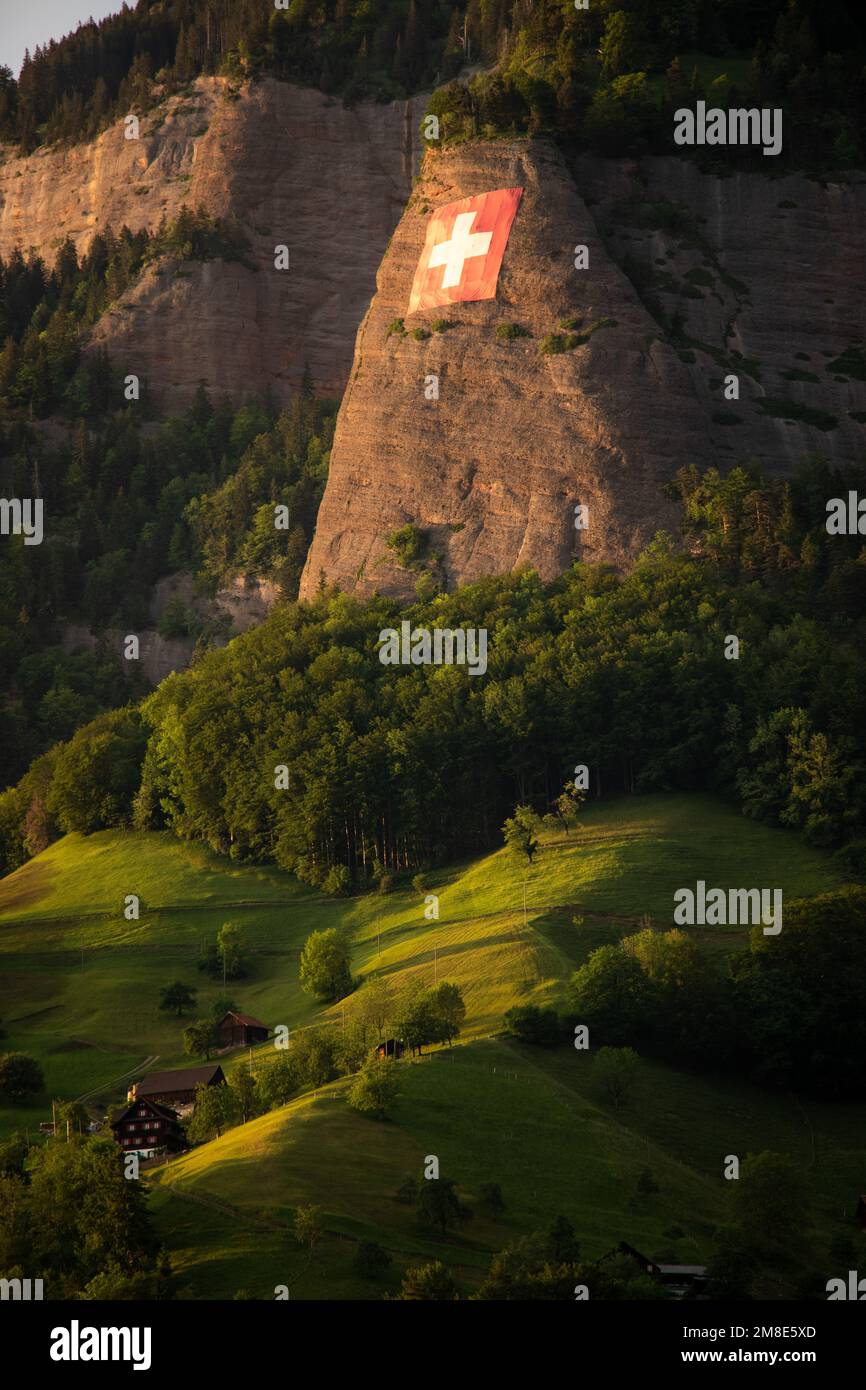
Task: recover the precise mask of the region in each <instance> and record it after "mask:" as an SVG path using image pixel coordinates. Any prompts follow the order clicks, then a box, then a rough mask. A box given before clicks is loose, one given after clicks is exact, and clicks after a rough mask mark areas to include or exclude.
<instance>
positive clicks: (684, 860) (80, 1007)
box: [0, 795, 839, 1134]
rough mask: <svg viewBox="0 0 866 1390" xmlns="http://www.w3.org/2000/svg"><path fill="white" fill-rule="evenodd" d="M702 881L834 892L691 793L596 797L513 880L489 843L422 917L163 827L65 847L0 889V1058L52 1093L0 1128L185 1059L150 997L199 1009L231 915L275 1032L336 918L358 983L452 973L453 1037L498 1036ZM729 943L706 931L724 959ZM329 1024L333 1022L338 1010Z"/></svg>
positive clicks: (812, 858) (213, 988) (774, 835)
mask: <svg viewBox="0 0 866 1390" xmlns="http://www.w3.org/2000/svg"><path fill="white" fill-rule="evenodd" d="M698 877H703V878H705V879H706V880H707V882H708V883H711V884H713V885H718V886H722V887H725V886H738V885H743V886H751V885H770V884H772V885H776V884H781V886H782V887H783V889H784V891H785V895H786V898H791V897H796V896H807V895H809V894H813V893H818V892H822V891H825V890H826V889H828V888H832V887H834V886H835V885H836V884H837V883H838V881H839V875H838V873H837V871H836V868H835V866H834V864H833V862H832V860H831V859H830V858H829V856H826V855H823V854H821V853H820V852H818V851H815V850H809V849H808V848H807V847H805V846H804V845H803V843H802V841H801V840H800V839H799V838H798V837H797V836H795V835H793V834H789V833H786V832H784V831H780V830H773V829H768V828H766V827H763V826H757V825H754V824H752V823H750V822H748V821H746V820H744V819H743V817H742V816H740V815H739V814H738V813H737V812H736V811H734V810H732V809H730V808H729V807H727V806H725V805H723V804H722V803H720V802H718V801H715V800H714V799H713V798H711V797H705V796H691V797H689V796H681V795H677V796H647V797H632V798H628V799H620V800H617V801H612V802H606V803H599V804H596V805H592V806H590V807H589V808H588V809H587V810H586V813H585V814H584V815H583V816H582V820H581V826H580V828H579V829H578V830H577V831H575V830H572V831H571V833H570V834H569V835H567V836H566V835H564V834H562V833H555V834H547V833H546V834H545V835H544V836H543V837H542V848H541V850H540V852H539V854H538V856H537V858H536V861H535V863H534V864H533V865H532V866H531V867H530V868H529V869H528V870H526V871H524V869H523V867H522V866H521V865H520V864H518V862H517V861H516V860H514V859H513V858H512V857H511V856H510V855H509V854H508V853H506V851H504V850H501V851H498V852H496V853H493V854H490V855H487V856H485V857H484V858H482V859H479V860H477V861H474V862H472V863H470V864H468V865H466V866H463V867H458V868H456V869H450V870H448V871H447V872H441V873H438V874H433V875H431V877H430V891H432V892H434V893H436V894H437V895H438V897H439V913H440V916H439V920H438V921H427V920H425V918H424V915H423V913H424V902H423V899H422V897H421V896H420V895H419V894H418V893H416V892H415V891H414V890H413V889H412V888H411V887H407V888H404V889H401V890H400V891H397V892H394V893H391V894H388V895H387V896H382V895H366V896H363V897H359V898H355V899H351V898H350V899H342V900H339V899H338V900H329V899H324V898H322V897H320V896H317V895H316V894H314V893H312V892H310V891H309V890H307V889H304V888H302V887H301V886H300V885H299V884H298V883H297V881H296V880H295V879H294V878H292V877H291V876H290V875H288V874H284V873H281V872H280V871H279V870H277V869H274V868H259V867H250V866H240V865H234V864H232V863H231V862H230V861H228V860H226V859H221V858H220V857H219V856H217V855H214V854H212V853H210V851H208V850H207V849H205V848H204V847H202V846H200V845H191V844H188V843H186V842H183V841H180V840H177V839H175V838H174V837H173V836H171V835H168V834H153V833H151V834H147V833H143V832H142V833H134V832H128V833H122V832H113V831H111V832H109V831H106V832H103V833H100V834H96V835H92V836H87V837H85V836H81V835H69V836H67V837H66V838H65V839H63V840H61V841H59V842H57V843H56V844H54V845H52V846H51V847H50V848H49V849H48V850H46V851H45V852H44V853H43V854H41V855H39V856H38V857H37V858H36V859H34V860H32V861H30V863H28V864H26V865H25V866H23V867H22V868H21V869H19V870H17V871H16V872H15V873H14V874H10V875H9V876H8V877H7V878H6V879H4V880H3V882H2V883H0V956H2V960H3V970H2V977H0V1019H2V1020H3V1026H4V1027H5V1029H6V1032H7V1038H6V1039H5V1040H4V1042H3V1047H4V1048H5V1049H6V1050H12V1049H18V1050H22V1051H27V1052H29V1053H31V1054H33V1055H34V1056H36V1057H37V1058H38V1059H39V1061H40V1062H41V1063H42V1065H43V1067H44V1069H45V1072H46V1084H47V1090H46V1094H45V1095H44V1096H43V1097H38V1098H36V1100H35V1101H34V1103H33V1104H31V1105H27V1106H23V1107H14V1108H12V1107H4V1108H0V1134H4V1133H8V1132H9V1130H10V1129H14V1128H15V1127H17V1126H20V1125H21V1124H29V1125H35V1124H37V1123H38V1121H39V1120H40V1119H44V1118H46V1116H47V1115H48V1114H50V1100H51V1097H52V1096H58V1097H62V1098H64V1099H69V1098H73V1097H77V1096H79V1095H82V1094H84V1093H86V1092H89V1091H91V1090H93V1089H94V1088H96V1089H98V1090H101V1092H102V1093H103V1096H102V1098H103V1099H104V1100H109V1099H112V1098H117V1097H120V1096H122V1095H123V1094H124V1093H125V1090H126V1082H125V1080H124V1081H123V1082H120V1083H118V1084H114V1083H116V1081H117V1078H120V1077H122V1076H125V1074H126V1073H128V1072H129V1071H130V1070H131V1069H133V1068H134V1067H135V1066H136V1064H138V1065H139V1066H140V1065H142V1064H143V1063H145V1061H146V1060H147V1059H152V1058H155V1057H158V1058H159V1063H160V1066H172V1065H177V1064H181V1063H183V1062H185V1061H186V1060H187V1059H186V1058H185V1057H184V1055H183V1051H182V1043H181V1033H182V1029H183V1027H184V1026H185V1021H186V1020H185V1019H183V1020H178V1019H177V1018H175V1017H173V1016H170V1015H167V1014H164V1013H161V1012H160V1011H159V1008H158V1003H159V991H160V989H161V987H162V986H163V985H165V984H168V983H170V982H171V981H172V980H174V979H182V980H185V981H186V982H187V983H189V984H192V985H194V986H196V987H197V988H198V990H199V1000H198V1008H199V1012H200V1013H202V1014H203V1013H205V1012H206V1011H209V1010H210V1007H211V1004H212V1002H213V1000H214V999H215V998H216V997H217V996H218V995H219V994H221V993H222V982H221V981H220V982H216V983H215V982H211V981H209V980H207V978H206V977H205V976H203V975H201V974H200V973H199V972H198V970H197V968H196V963H197V959H198V956H199V952H200V949H201V946H202V944H203V943H204V942H206V941H212V940H214V938H215V936H216V933H217V931H218V930H219V928H220V926H222V925H223V923H224V922H226V921H229V920H230V921H233V922H237V923H238V924H239V926H240V927H241V929H242V932H243V935H244V939H245V942H246V947H247V953H248V960H249V975H248V978H247V979H245V980H242V981H238V982H235V984H234V985H233V986H232V987H231V994H232V996H233V998H234V999H235V1000H236V1002H237V1003H238V1005H239V1006H240V1007H242V1008H244V1009H246V1010H248V1011H249V1012H251V1013H254V1014H256V1015H257V1016H258V1017H260V1018H262V1019H264V1020H265V1022H267V1023H268V1024H269V1025H271V1026H273V1025H275V1024H277V1023H284V1024H287V1025H288V1026H289V1027H290V1028H297V1027H302V1026H304V1025H305V1024H309V1023H311V1022H312V1021H314V1020H315V1018H316V1017H317V1016H318V1015H319V1014H320V1013H321V1012H322V1011H321V1010H320V1009H319V1008H318V1006H317V1005H316V1004H315V1002H314V1001H312V1000H310V998H309V997H308V996H307V995H305V994H304V993H303V992H302V991H301V989H300V987H299V984H298V957H299V953H300V949H301V946H302V945H303V943H304V941H305V939H306V937H307V936H308V935H309V933H310V932H311V931H313V930H315V929H318V928H321V927H326V926H337V927H339V928H340V929H341V930H342V931H344V932H345V933H346V934H347V935H348V936H349V938H350V940H351V944H352V966H353V970H354V972H355V974H356V975H357V976H358V977H360V978H363V977H365V976H366V975H368V974H371V973H373V972H376V971H379V972H382V973H383V974H385V975H387V976H388V977H389V978H390V979H391V980H392V981H393V982H394V984H395V987H397V988H399V987H400V986H401V985H402V984H403V983H405V981H406V980H407V979H409V978H410V977H411V976H413V975H422V976H423V977H424V978H425V979H428V980H429V981H430V982H431V983H432V982H433V980H434V978H436V977H438V978H439V979H440V980H441V979H445V978H447V979H452V980H455V981H457V982H458V983H459V984H460V985H461V986H462V987H463V989H464V993H465V998H466V1004H467V1020H466V1028H465V1030H464V1035H463V1036H464V1038H465V1039H466V1038H473V1037H483V1036H486V1035H489V1034H490V1033H493V1032H495V1031H496V1030H497V1029H498V1028H499V1027H500V1022H501V1018H502V1015H503V1013H504V1012H505V1011H506V1010H507V1009H508V1008H509V1007H511V1005H512V1004H514V1003H515V1002H547V1001H549V1000H553V999H555V998H556V997H557V996H558V995H559V994H561V991H562V987H563V982H564V980H565V979H566V978H567V975H568V973H569V971H570V970H571V969H573V968H574V966H575V965H576V964H578V963H580V961H581V960H583V959H585V958H586V955H587V954H588V953H589V951H590V950H592V949H593V948H594V947H595V946H597V945H598V944H600V943H601V942H602V941H605V940H611V939H616V938H618V937H619V936H620V935H621V934H622V933H623V932H624V931H627V930H630V929H632V928H633V926H634V923H635V921H636V920H637V919H638V918H639V917H640V916H641V915H642V914H643V913H649V914H651V915H652V916H653V918H654V919H655V920H657V921H658V922H660V923H661V922H665V923H667V922H670V920H671V909H672V895H673V892H674V890H675V888H677V887H681V886H684V885H688V884H693V883H694V882H695V880H696V879H697V878H698ZM524 882H525V885H526V913H525V916H524V908H523V894H524ZM128 893H137V894H138V896H139V897H140V899H141V905H142V910H141V918H140V920H139V921H137V922H136V921H132V922H130V921H127V920H126V919H125V918H124V916H123V902H124V898H125V897H126V895H127V894H128ZM575 915H578V916H583V918H584V920H583V924H582V925H581V926H579V927H576V926H575V925H574V923H573V918H574V917H575ZM695 930H696V931H698V932H700V931H701V930H702V929H700V928H696V929H695ZM740 935H741V934H740V933H738V932H737V931H736V930H733V929H731V930H729V931H719V932H712V933H705V939H710V940H712V941H713V943H714V944H716V945H717V946H718V947H719V949H727V948H728V947H729V946H730V945H731V944H735V943H736V942H737V940H738V939H739V937H740ZM325 1016H326V1017H327V1016H330V1017H332V1018H334V1019H335V1020H338V1019H339V1017H340V1010H339V1007H337V1008H336V1009H333V1010H331V1011H330V1014H328V1012H327V1011H326V1014H325ZM266 1056H273V1052H272V1051H271V1050H268V1052H266V1053H265V1054H264V1055H263V1059H262V1060H263V1061H264V1060H265V1057H266ZM151 1065H152V1063H151Z"/></svg>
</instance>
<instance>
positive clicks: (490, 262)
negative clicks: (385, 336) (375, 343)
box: [408, 188, 523, 314]
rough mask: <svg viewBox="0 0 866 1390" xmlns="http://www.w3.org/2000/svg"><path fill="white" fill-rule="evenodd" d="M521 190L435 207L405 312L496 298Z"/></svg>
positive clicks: (481, 195)
mask: <svg viewBox="0 0 866 1390" xmlns="http://www.w3.org/2000/svg"><path fill="white" fill-rule="evenodd" d="M522 193H523V189H522V188H497V189H495V190H494V191H493V192H491V193H479V194H478V196H477V197H475V198H461V200H460V202H459V203H447V204H446V206H445V207H443V208H437V209H436V211H435V212H434V213H433V215H432V217H431V218H430V221H429V223H428V225H427V240H426V242H425V243H424V250H423V251H422V253H421V259H420V261H419V262H418V269H417V270H416V271H415V279H414V281H413V284H412V293H411V294H410V296H409V309H408V312H409V313H410V314H414V313H415V311H416V310H417V309H435V308H436V306H437V305H438V304H456V303H457V302H458V301H459V300H461V299H463V300H465V299H493V298H495V296H496V281H497V279H498V276H499V267H500V266H501V265H502V257H503V254H504V252H505V244H506V242H507V241H508V233H509V232H510V231H511V224H512V222H513V221H514V215H515V213H516V212H517V206H518V204H519V202H520V198H521V195H522Z"/></svg>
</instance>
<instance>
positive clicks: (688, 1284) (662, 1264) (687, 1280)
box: [604, 1240, 707, 1298]
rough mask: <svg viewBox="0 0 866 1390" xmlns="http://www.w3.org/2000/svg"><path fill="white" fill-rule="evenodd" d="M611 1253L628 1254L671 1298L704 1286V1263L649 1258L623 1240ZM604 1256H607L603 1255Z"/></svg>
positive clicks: (693, 1291) (689, 1295)
mask: <svg viewBox="0 0 866 1390" xmlns="http://www.w3.org/2000/svg"><path fill="white" fill-rule="evenodd" d="M611 1253H612V1254H616V1255H628V1256H629V1258H630V1259H632V1260H634V1261H635V1263H636V1264H638V1265H640V1267H641V1269H642V1270H643V1271H644V1273H645V1274H648V1275H649V1277H650V1279H653V1280H654V1281H655V1282H656V1283H658V1284H663V1285H664V1287H665V1289H666V1291H667V1292H668V1293H669V1294H670V1295H671V1297H673V1298H684V1297H687V1296H688V1297H693V1296H694V1295H695V1294H698V1293H701V1292H702V1291H703V1289H704V1288H705V1287H706V1283H707V1271H706V1268H705V1266H704V1265H678V1264H668V1263H667V1262H666V1261H662V1260H651V1259H649V1258H648V1257H647V1256H646V1255H642V1254H641V1252H640V1251H639V1250H635V1248H634V1246H633V1245H629V1244H628V1243H627V1241H624V1240H621V1241H620V1243H619V1245H618V1246H617V1248H616V1250H615V1251H612V1252H611ZM604 1258H605V1259H607V1258H609V1257H608V1256H605V1257H604Z"/></svg>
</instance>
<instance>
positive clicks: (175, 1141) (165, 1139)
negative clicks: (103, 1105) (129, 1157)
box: [111, 1099, 184, 1153]
mask: <svg viewBox="0 0 866 1390" xmlns="http://www.w3.org/2000/svg"><path fill="white" fill-rule="evenodd" d="M178 1120H179V1116H178V1114H177V1111H176V1110H172V1109H171V1108H170V1106H168V1105H160V1104H159V1102H158V1101H155V1100H146V1099H136V1100H134V1101H133V1102H132V1105H130V1106H127V1108H126V1110H124V1112H123V1114H122V1115H118V1117H117V1119H116V1120H112V1121H111V1128H112V1130H113V1131H114V1138H115V1142H116V1143H118V1144H119V1145H120V1147H121V1148H122V1149H123V1150H124V1152H126V1153H134V1152H137V1151H142V1150H143V1151H144V1152H147V1151H148V1150H149V1149H168V1151H169V1152H170V1153H176V1152H177V1150H178V1149H182V1148H183V1146H184V1141H183V1134H182V1133H181V1128H180V1124H179V1123H178Z"/></svg>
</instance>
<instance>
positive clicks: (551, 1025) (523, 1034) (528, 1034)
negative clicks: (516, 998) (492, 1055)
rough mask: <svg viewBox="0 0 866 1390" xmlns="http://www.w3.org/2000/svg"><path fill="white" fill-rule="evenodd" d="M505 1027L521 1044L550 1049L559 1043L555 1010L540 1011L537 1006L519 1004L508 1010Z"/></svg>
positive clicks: (557, 1017)
mask: <svg viewBox="0 0 866 1390" xmlns="http://www.w3.org/2000/svg"><path fill="white" fill-rule="evenodd" d="M505 1026H506V1028H507V1029H508V1031H509V1033H513V1035H514V1037H516V1038H519V1039H520V1041H521V1042H526V1043H532V1044H534V1045H536V1046H539V1047H552V1046H553V1044H554V1043H557V1042H558V1041H559V1035H560V1028H559V1016H558V1015H557V1012H556V1010H555V1009H541V1008H539V1007H538V1005H537V1004H519V1005H518V1006H517V1007H516V1008H514V1009H509V1010H508V1013H507V1014H506V1015H505Z"/></svg>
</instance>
